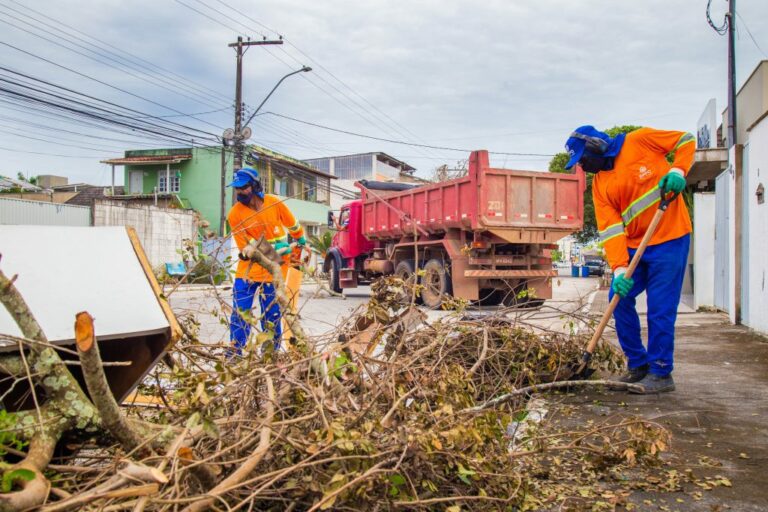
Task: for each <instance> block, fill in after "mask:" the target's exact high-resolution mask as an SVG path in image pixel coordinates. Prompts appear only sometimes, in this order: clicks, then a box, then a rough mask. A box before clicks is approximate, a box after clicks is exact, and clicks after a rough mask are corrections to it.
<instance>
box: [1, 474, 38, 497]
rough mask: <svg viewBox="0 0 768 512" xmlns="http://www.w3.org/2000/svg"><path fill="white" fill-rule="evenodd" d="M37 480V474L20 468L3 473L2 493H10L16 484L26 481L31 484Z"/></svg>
mask: <svg viewBox="0 0 768 512" xmlns="http://www.w3.org/2000/svg"><path fill="white" fill-rule="evenodd" d="M34 479H35V472H34V471H31V470H29V469H24V468H19V469H14V470H11V471H6V472H5V473H3V481H2V483H0V491H2V492H5V493H8V492H11V490H12V489H13V484H14V482H16V481H18V480H24V481H25V482H30V481H32V480H34Z"/></svg>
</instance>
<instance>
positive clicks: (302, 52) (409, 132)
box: [196, 0, 427, 154]
mask: <svg viewBox="0 0 768 512" xmlns="http://www.w3.org/2000/svg"><path fill="white" fill-rule="evenodd" d="M196 1H198V2H200V3H203V2H202V1H201V0H196ZM216 1H217V2H218V3H220V4H221V5H223V6H225V7H227V8H228V9H230V10H232V11H234V12H235V13H237V14H239V15H240V16H242V17H244V18H246V19H248V20H250V21H251V22H253V23H256V24H257V25H259V26H261V27H263V28H264V29H266V30H268V31H271V32H274V33H275V34H277V35H279V36H280V37H281V38H282V39H283V40H284V41H285V42H286V43H287V44H288V45H289V46H291V47H292V48H294V49H295V50H296V51H297V52H299V53H300V54H301V55H303V56H304V57H306V58H307V59H309V60H310V61H311V62H312V63H314V64H315V65H316V66H317V67H318V68H319V69H321V70H322V71H324V72H325V73H327V74H328V75H329V76H330V77H331V78H333V79H334V80H336V81H337V82H338V83H339V84H341V85H342V86H343V87H345V88H346V89H348V90H349V91H350V92H352V93H353V94H354V95H355V96H357V97H358V98H360V99H361V100H362V101H363V102H365V103H366V104H368V105H369V106H370V107H371V108H372V109H374V110H375V111H377V112H379V113H380V114H381V115H382V116H383V117H384V118H386V119H387V120H388V121H391V123H392V124H391V126H395V127H396V128H395V129H394V132H395V133H397V134H399V135H402V133H401V132H400V131H399V130H398V128H400V129H402V130H403V131H404V132H405V133H407V134H409V135H410V136H412V137H416V139H419V137H418V136H417V135H416V134H414V133H413V132H411V131H410V130H408V128H406V127H404V126H403V125H401V124H400V123H398V122H397V121H396V120H395V119H393V118H392V117H391V116H389V115H387V114H386V113H385V112H383V111H382V110H381V109H379V108H378V107H376V105H374V104H373V103H371V102H370V101H368V99H366V98H365V97H364V96H363V95H362V94H360V93H358V92H357V91H356V90H355V89H353V88H352V87H351V86H349V85H348V84H347V83H345V82H344V81H343V80H341V78H339V77H338V76H336V75H335V74H333V73H332V72H331V71H330V70H329V69H328V68H326V67H325V66H323V65H322V64H321V63H320V62H318V61H317V60H315V59H314V58H312V57H311V56H310V55H309V54H307V53H306V52H305V51H303V50H302V49H301V48H299V47H298V46H297V45H295V44H294V43H293V42H292V41H290V40H288V39H287V38H285V37H284V36H283V35H282V34H280V33H279V32H278V31H276V30H274V29H272V28H270V27H268V26H267V25H265V24H264V23H261V22H260V21H258V20H256V19H254V18H252V17H251V16H249V15H248V14H246V13H244V12H242V11H240V10H238V9H236V8H234V7H232V6H231V5H229V4H227V3H226V2H224V1H223V0H216ZM209 8H211V7H209ZM216 12H219V11H218V10H216ZM230 19H232V18H230ZM238 23H239V24H240V25H242V26H245V25H243V24H242V23H240V22H238ZM261 35H262V36H263V35H264V34H261ZM279 49H280V50H281V51H283V52H284V53H286V55H288V56H289V57H291V58H292V59H293V60H294V61H295V62H299V61H298V59H296V58H295V57H293V56H291V55H290V54H289V53H288V52H287V51H286V50H285V48H282V47H281V48H279ZM316 76H318V78H320V79H321V80H323V81H324V82H326V83H327V84H328V85H330V86H331V87H332V88H333V89H334V90H336V91H337V92H339V93H340V94H342V95H343V96H345V97H346V98H347V99H349V100H350V101H352V103H353V104H355V105H356V106H359V107H361V108H362V109H363V110H365V111H366V112H368V109H367V108H366V107H364V106H362V105H360V104H359V103H357V102H356V101H355V100H353V99H352V98H350V97H349V96H348V95H347V94H346V93H345V92H344V91H342V90H340V89H338V88H337V87H335V86H334V85H333V84H331V83H330V82H328V81H327V80H325V79H324V78H323V77H322V75H320V74H316ZM374 117H379V116H378V115H376V114H374ZM379 119H380V120H381V118H380V117H379ZM374 126H375V124H374ZM391 126H390V127H387V128H388V129H389V130H391ZM419 142H422V143H423V142H424V141H423V140H419ZM425 154H427V153H425Z"/></svg>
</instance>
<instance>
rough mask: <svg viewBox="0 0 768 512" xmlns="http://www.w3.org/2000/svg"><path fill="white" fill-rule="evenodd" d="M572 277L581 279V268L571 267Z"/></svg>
mask: <svg viewBox="0 0 768 512" xmlns="http://www.w3.org/2000/svg"><path fill="white" fill-rule="evenodd" d="M571 277H579V267H577V266H576V265H573V266H572V267H571Z"/></svg>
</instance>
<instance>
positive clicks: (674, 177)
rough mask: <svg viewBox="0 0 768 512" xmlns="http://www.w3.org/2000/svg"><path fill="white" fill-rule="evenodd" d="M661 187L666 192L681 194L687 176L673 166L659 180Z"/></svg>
mask: <svg viewBox="0 0 768 512" xmlns="http://www.w3.org/2000/svg"><path fill="white" fill-rule="evenodd" d="M659 188H660V189H661V190H662V191H663V192H664V193H665V194H668V193H669V192H674V193H675V194H679V193H680V192H682V191H683V189H684V188H685V176H684V175H683V171H681V170H680V169H676V168H673V169H672V170H671V171H669V172H668V173H667V174H665V175H664V176H663V177H662V178H661V180H659Z"/></svg>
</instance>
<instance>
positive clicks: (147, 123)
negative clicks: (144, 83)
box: [0, 41, 219, 142]
mask: <svg viewBox="0 0 768 512" xmlns="http://www.w3.org/2000/svg"><path fill="white" fill-rule="evenodd" d="M0 44H6V43H4V42H2V41H0ZM22 51H23V50H22ZM24 53H28V52H24ZM0 70H2V71H5V72H7V73H11V74H13V75H16V76H19V77H23V78H24V79H26V80H28V81H31V82H33V83H39V84H45V85H46V86H48V87H51V88H54V89H57V90H61V91H66V92H68V93H72V94H75V95H77V96H78V97H83V98H87V99H90V100H94V101H97V102H99V103H103V104H105V105H109V106H112V107H117V108H120V109H122V110H125V111H127V112H131V113H134V114H141V115H142V116H144V118H154V119H158V118H157V117H156V116H153V115H150V114H147V113H146V112H141V111H139V110H135V109H132V108H129V107H125V106H122V105H118V104H117V103H113V102H111V101H107V100H103V99H100V98H97V97H95V96H91V95H89V94H85V93H81V92H78V91H75V90H73V89H70V88H68V87H64V86H61V85H57V84H54V83H52V82H49V81H47V80H42V79H40V78H36V77H33V76H31V75H27V74H24V73H20V72H18V71H14V70H12V69H10V68H6V67H4V66H0ZM3 81H6V80H3ZM23 87H25V88H28V89H34V90H38V89H35V88H33V87H31V86H30V85H27V84H25V85H23ZM45 94H48V95H51V96H55V97H57V98H60V99H67V100H68V101H73V102H75V103H78V104H81V105H85V103H83V102H81V101H77V100H72V99H69V98H63V97H62V96H60V95H55V94H53V93H50V92H46V93H45ZM92 108H96V109H97V110H101V111H105V112H106V111H107V110H106V109H104V108H101V107H95V106H94V107H92ZM113 113H114V112H113ZM118 115H121V116H123V117H126V118H128V119H131V120H134V121H135V120H137V119H136V118H135V117H131V116H127V115H125V114H118ZM158 121H160V122H162V123H165V124H167V125H171V126H176V127H179V128H180V129H182V130H191V131H193V132H197V133H200V134H203V135H207V136H209V137H211V139H210V140H214V141H217V142H218V140H219V138H218V136H217V135H215V134H212V133H210V132H206V131H203V130H199V129H197V128H192V127H190V126H186V125H183V124H180V123H176V122H174V121H166V120H164V119H158ZM141 122H142V123H144V124H146V125H150V126H155V127H160V125H157V124H155V123H149V122H147V121H141ZM165 129H169V130H171V131H174V132H176V133H183V134H185V135H189V133H188V132H184V131H181V130H179V129H176V128H165ZM192 137H194V135H193V136H192ZM199 138H202V137H199Z"/></svg>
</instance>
